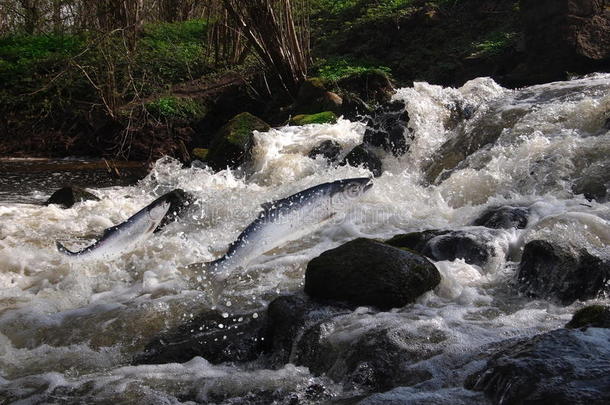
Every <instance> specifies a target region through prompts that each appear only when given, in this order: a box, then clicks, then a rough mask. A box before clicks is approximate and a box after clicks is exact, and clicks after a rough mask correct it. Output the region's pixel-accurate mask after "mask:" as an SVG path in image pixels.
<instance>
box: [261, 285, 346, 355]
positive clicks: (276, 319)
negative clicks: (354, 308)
mask: <svg viewBox="0 0 610 405" xmlns="http://www.w3.org/2000/svg"><path fill="white" fill-rule="evenodd" d="M347 312H350V310H349V309H348V308H347V307H345V306H344V305H341V304H338V303H320V302H317V301H313V300H311V299H310V298H309V297H307V296H305V295H285V296H281V297H278V298H276V299H275V300H273V301H272V302H271V303H270V304H269V307H268V309H267V318H268V320H269V322H268V328H267V333H266V338H265V341H266V342H267V343H266V346H267V350H268V351H270V352H271V353H272V354H271V358H272V360H271V361H272V363H273V364H285V363H288V362H289V361H290V355H291V353H292V351H293V347H294V343H295V342H296V341H297V340H298V337H299V336H300V335H301V333H302V332H303V330H304V329H305V328H306V327H310V326H311V325H312V324H315V323H319V322H321V321H324V320H327V319H330V318H332V317H333V316H334V315H336V314H339V313H347Z"/></svg>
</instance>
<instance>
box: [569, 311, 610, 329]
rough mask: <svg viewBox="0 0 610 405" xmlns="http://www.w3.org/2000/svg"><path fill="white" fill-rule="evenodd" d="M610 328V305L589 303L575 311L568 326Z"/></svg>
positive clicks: (573, 327)
mask: <svg viewBox="0 0 610 405" xmlns="http://www.w3.org/2000/svg"><path fill="white" fill-rule="evenodd" d="M586 327H594V328H610V307H607V306H604V305H589V306H588V307H584V308H581V309H579V310H578V311H576V312H575V313H574V316H572V319H571V320H570V322H568V323H567V324H566V328H571V329H576V328H586Z"/></svg>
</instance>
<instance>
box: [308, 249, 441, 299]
mask: <svg viewBox="0 0 610 405" xmlns="http://www.w3.org/2000/svg"><path fill="white" fill-rule="evenodd" d="M440 281H441V276H440V273H439V272H438V270H437V269H436V267H434V265H433V264H432V263H431V262H430V261H429V260H428V259H426V258H425V257H423V256H420V255H418V254H416V253H413V252H408V251H406V250H402V249H397V248H395V247H392V246H389V245H386V244H384V243H381V242H377V241H374V240H371V239H364V238H360V239H356V240H353V241H351V242H348V243H346V244H344V245H341V246H339V247H337V248H335V249H331V250H328V251H326V252H324V253H322V254H321V255H320V256H318V257H316V258H315V259H313V260H311V261H310V262H309V264H308V265H307V270H306V272H305V292H306V293H307V294H308V295H310V296H311V297H314V298H321V299H331V300H338V301H345V302H347V303H350V304H352V305H372V306H376V307H378V308H381V309H390V308H396V307H402V306H404V305H406V304H409V303H411V302H413V301H415V299H416V298H417V297H419V296H420V295H422V294H423V293H425V292H426V291H430V290H432V289H433V288H435V287H436V286H437V285H438V284H439V283H440Z"/></svg>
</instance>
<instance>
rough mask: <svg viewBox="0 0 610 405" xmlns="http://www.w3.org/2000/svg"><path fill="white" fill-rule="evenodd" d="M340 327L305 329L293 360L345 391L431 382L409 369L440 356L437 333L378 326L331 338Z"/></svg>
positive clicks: (324, 323)
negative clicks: (361, 331) (340, 384)
mask: <svg viewBox="0 0 610 405" xmlns="http://www.w3.org/2000/svg"><path fill="white" fill-rule="evenodd" d="M339 325H341V316H338V317H335V318H333V319H330V320H327V321H322V322H319V323H317V324H315V325H313V326H312V327H310V328H309V329H307V330H306V331H305V332H304V333H303V335H302V337H301V339H300V340H299V341H298V343H297V344H296V354H295V360H294V361H295V363H296V364H298V365H304V366H307V367H308V368H309V370H310V371H311V372H312V373H313V374H315V375H322V374H323V375H326V376H328V377H329V378H331V379H332V380H334V381H335V382H338V383H342V384H343V385H344V388H345V389H346V390H350V389H354V388H358V389H360V390H365V391H366V392H378V391H386V390H388V389H391V388H393V387H396V386H399V385H414V384H417V383H420V382H422V381H426V380H428V379H430V378H431V376H432V375H431V374H430V372H429V371H427V370H422V369H415V368H409V366H410V365H413V364H415V363H417V362H420V361H422V360H425V359H428V358H430V357H433V356H435V355H437V354H439V353H441V352H442V350H443V341H444V340H445V339H446V336H445V335H444V333H443V332H442V331H440V330H434V331H428V333H427V334H425V336H424V335H419V334H414V333H412V332H410V331H408V330H407V329H406V328H400V327H396V326H378V327H377V328H374V329H371V330H368V331H367V332H364V333H360V334H358V333H355V334H354V336H353V337H351V338H350V337H347V336H349V334H347V331H345V334H346V335H347V336H346V335H343V336H342V337H336V336H333V331H334V330H336V329H337V328H338V327H340V326H339Z"/></svg>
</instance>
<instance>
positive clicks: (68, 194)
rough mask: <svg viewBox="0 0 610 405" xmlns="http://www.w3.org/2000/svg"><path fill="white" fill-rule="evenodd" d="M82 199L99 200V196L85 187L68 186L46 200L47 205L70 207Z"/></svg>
mask: <svg viewBox="0 0 610 405" xmlns="http://www.w3.org/2000/svg"><path fill="white" fill-rule="evenodd" d="M82 201H99V197H97V196H96V195H93V194H91V193H90V192H88V191H87V190H85V189H83V188H80V187H77V186H66V187H62V188H60V189H59V190H57V191H56V192H54V193H53V194H51V197H49V199H48V200H47V201H46V202H45V205H50V204H58V205H61V206H62V207H63V208H70V207H72V206H73V205H74V204H76V203H78V202H82Z"/></svg>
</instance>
